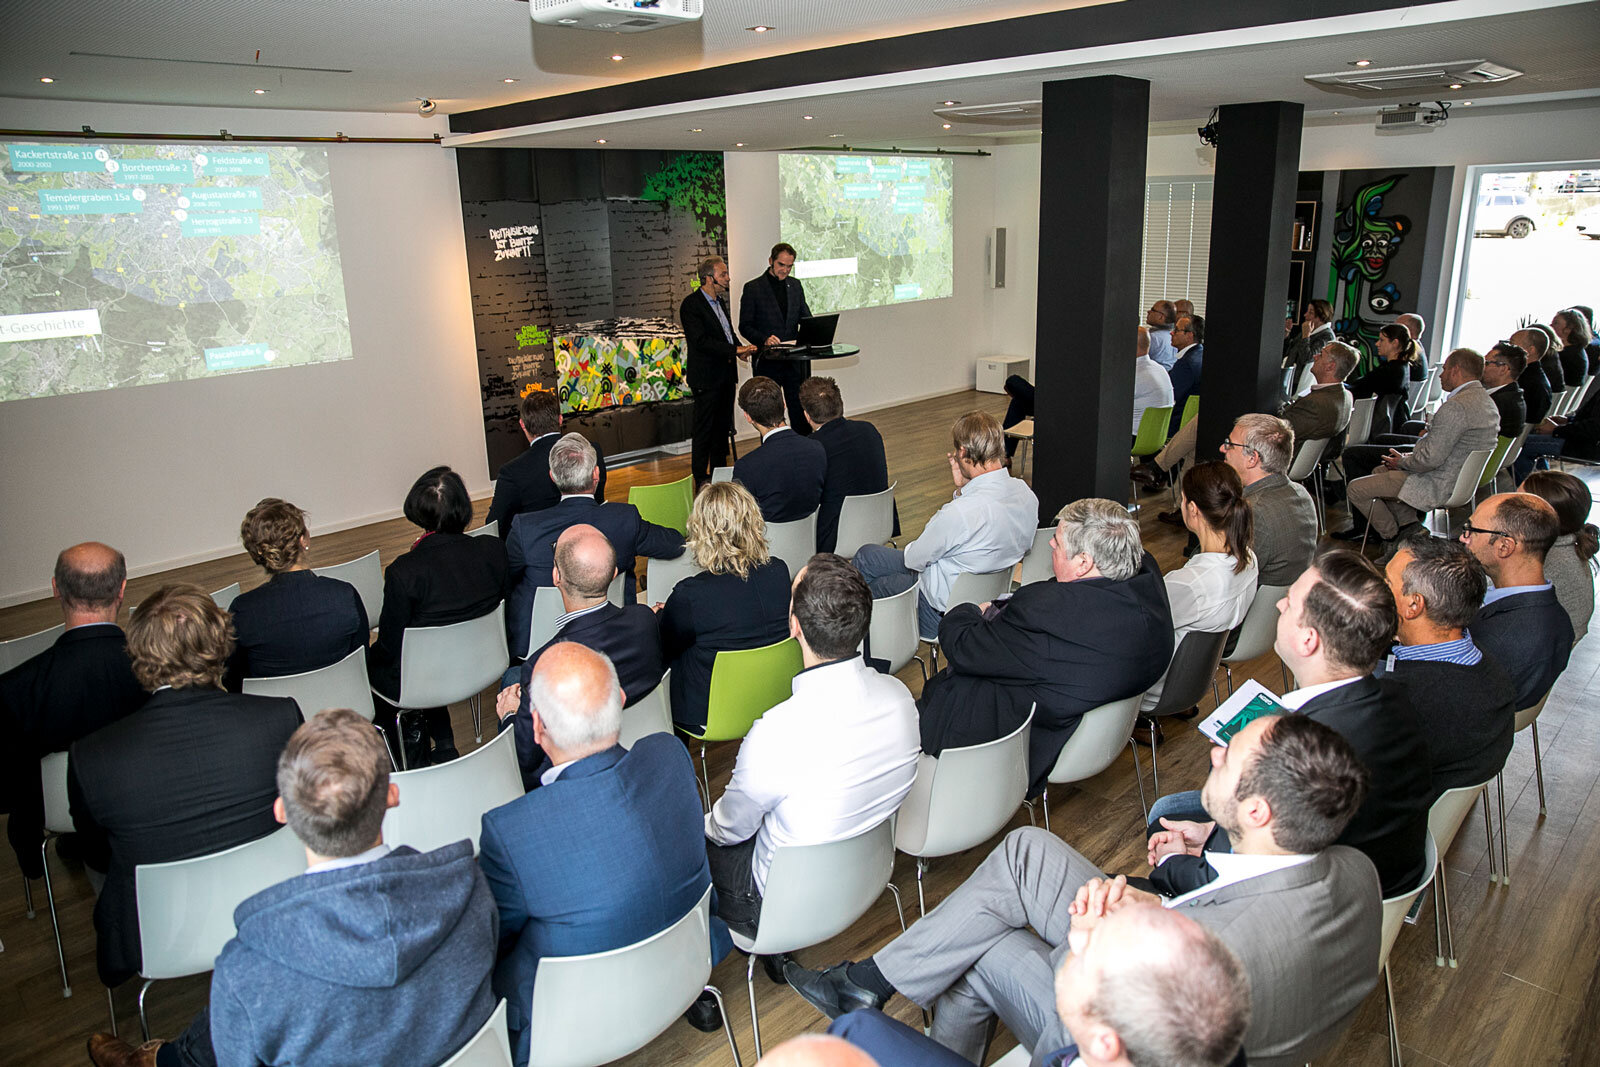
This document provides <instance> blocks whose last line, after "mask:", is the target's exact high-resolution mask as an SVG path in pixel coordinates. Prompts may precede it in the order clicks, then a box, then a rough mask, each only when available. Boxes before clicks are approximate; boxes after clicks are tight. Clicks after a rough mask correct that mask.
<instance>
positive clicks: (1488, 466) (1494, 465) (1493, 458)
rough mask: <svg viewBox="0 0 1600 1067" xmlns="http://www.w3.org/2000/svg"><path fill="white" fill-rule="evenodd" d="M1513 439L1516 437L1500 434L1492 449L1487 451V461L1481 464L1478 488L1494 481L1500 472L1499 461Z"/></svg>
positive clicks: (1500, 464) (1502, 458) (1503, 456)
mask: <svg viewBox="0 0 1600 1067" xmlns="http://www.w3.org/2000/svg"><path fill="white" fill-rule="evenodd" d="M1514 440H1516V439H1515V438H1512V437H1505V436H1501V437H1500V438H1499V439H1498V440H1496V441H1495V444H1494V451H1493V452H1490V453H1489V462H1487V463H1485V464H1484V465H1483V477H1482V478H1479V479H1478V488H1479V489H1482V488H1483V487H1484V486H1486V485H1488V484H1489V483H1490V482H1492V481H1494V480H1495V478H1496V477H1497V476H1498V475H1499V474H1500V469H1501V466H1502V463H1501V461H1502V460H1504V459H1505V456H1506V452H1507V451H1509V450H1510V448H1511V444H1512V442H1513V441H1514Z"/></svg>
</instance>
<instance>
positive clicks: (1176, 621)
mask: <svg viewBox="0 0 1600 1067" xmlns="http://www.w3.org/2000/svg"><path fill="white" fill-rule="evenodd" d="M1181 492H1182V500H1183V503H1182V505H1181V512H1182V515H1183V524H1184V525H1185V526H1187V527H1188V528H1189V530H1190V531H1191V532H1192V533H1193V534H1194V535H1195V536H1196V537H1198V538H1199V539H1200V551H1198V552H1196V553H1195V554H1194V555H1193V556H1192V557H1191V558H1190V559H1189V562H1187V563H1185V564H1184V565H1183V566H1182V567H1181V568H1179V569H1178V570H1175V571H1169V572H1168V573H1167V574H1166V575H1165V576H1164V580H1165V582H1166V584H1167V600H1168V601H1169V602H1170V603H1171V605H1172V637H1173V643H1172V647H1173V650H1174V651H1176V650H1177V647H1178V646H1179V645H1181V644H1182V643H1183V636H1184V634H1187V633H1191V632H1194V631H1199V632H1201V633H1221V632H1224V631H1227V630H1231V629H1233V628H1234V627H1235V626H1238V625H1239V624H1240V623H1241V622H1243V621H1244V616H1245V612H1247V611H1249V610H1250V602H1251V601H1252V600H1253V599H1255V595H1256V556H1255V553H1254V552H1252V551H1250V542H1251V539H1252V537H1253V536H1254V522H1253V521H1252V519H1251V515H1250V502H1249V501H1247V500H1246V499H1245V498H1244V483H1243V482H1241V481H1240V480H1239V475H1238V473H1237V472H1236V471H1234V469H1233V468H1232V467H1230V466H1228V465H1227V464H1226V463H1221V462H1217V461H1212V462H1208V463H1197V464H1195V465H1194V466H1193V467H1190V468H1189V469H1188V470H1187V471H1185V472H1184V474H1183V482H1182V488H1181ZM1165 684H1166V678H1165V677H1163V678H1162V679H1161V681H1159V682H1157V683H1156V684H1155V685H1154V686H1153V687H1151V689H1150V690H1149V692H1147V693H1145V696H1144V701H1143V702H1142V704H1141V705H1140V710H1142V711H1149V710H1150V709H1151V708H1153V707H1155V706H1156V703H1157V702H1158V700H1159V699H1160V697H1161V689H1162V687H1163V686H1164V685H1165Z"/></svg>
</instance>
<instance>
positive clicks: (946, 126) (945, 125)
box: [944, 122, 950, 130]
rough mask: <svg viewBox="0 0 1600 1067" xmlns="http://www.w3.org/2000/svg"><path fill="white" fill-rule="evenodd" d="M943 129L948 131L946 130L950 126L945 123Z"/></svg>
mask: <svg viewBox="0 0 1600 1067" xmlns="http://www.w3.org/2000/svg"><path fill="white" fill-rule="evenodd" d="M944 128H945V129H947V130H948V129H949V128H950V124H949V123H948V122H947V123H945V124H944Z"/></svg>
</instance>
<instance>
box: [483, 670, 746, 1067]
mask: <svg viewBox="0 0 1600 1067" xmlns="http://www.w3.org/2000/svg"><path fill="white" fill-rule="evenodd" d="M527 679H528V680H527V684H526V686H525V687H524V688H525V690H526V692H527V700H528V707H529V714H530V716H531V719H532V730H533V737H534V741H535V742H536V743H537V744H538V746H539V747H540V749H542V750H543V752H544V754H545V765H544V768H543V770H542V772H541V773H540V775H539V782H540V787H539V788H538V789H535V790H533V791H532V792H531V793H528V794H527V795H526V796H523V797H520V798H519V799H517V800H513V801H512V802H511V803H509V804H505V805H502V806H501V807H498V808H495V809H493V810H492V811H489V812H486V813H485V814H484V816H483V833H482V834H481V835H480V836H479V841H478V847H479V853H478V863H479V865H480V866H481V867H482V868H483V873H484V876H485V877H486V878H488V880H489V888H490V889H491V890H492V891H493V892H494V898H495V903H496V904H497V905H498V907H499V911H500V961H499V963H498V964H497V965H496V966H495V972H494V995H495V996H496V997H504V998H506V1001H507V1011H506V1021H507V1023H508V1025H509V1026H510V1030H511V1048H512V1055H513V1058H514V1059H515V1060H516V1063H517V1065H518V1067H523V1065H525V1064H526V1063H527V1062H528V1021H529V1020H528V1013H529V1010H530V1008H531V1006H532V1004H533V983H534V976H535V973H536V972H537V971H538V969H539V961H540V959H542V958H543V957H545V956H578V955H584V954H587V953H591V952H607V951H610V950H611V949H616V948H622V947H623V946H624V945H631V944H633V943H634V942H636V941H642V940H644V939H645V938H647V937H651V936H653V935H655V934H658V933H660V932H661V931H662V930H665V929H666V928H667V927H668V926H671V925H672V924H673V923H675V922H677V921H678V920H679V919H681V918H683V917H684V916H685V915H687V914H688V913H689V911H690V910H691V909H693V908H694V907H695V905H696V904H698V903H699V902H700V899H701V898H702V897H703V896H705V893H706V890H707V889H708V888H710V885H711V873H710V871H709V870H708V869H707V867H706V853H705V848H704V847H703V845H702V844H701V822H700V820H701V810H700V793H699V789H698V787H697V786H696V784H695V775H694V766H693V764H691V763H690V761H689V753H688V752H687V750H685V749H684V747H683V745H682V744H681V743H679V742H678V740H677V739H676V738H674V737H673V736H672V735H670V734H647V735H646V736H644V737H641V738H639V740H637V741H636V742H634V745H633V748H632V749H631V750H630V749H624V748H623V747H622V746H621V745H619V744H618V743H617V737H618V734H619V732H620V730H621V727H622V692H621V690H620V689H619V688H618V686H617V674H616V671H615V670H613V669H612V666H611V661H610V660H608V659H606V657H605V656H604V655H602V654H601V653H599V652H596V651H594V650H593V649H589V648H585V647H584V646H582V645H580V644H577V643H575V642H572V641H560V642H557V643H556V644H553V645H551V646H550V647H548V648H546V649H545V650H544V651H543V652H541V653H540V654H539V658H538V660H537V662H535V663H534V665H533V669H532V670H531V671H530V672H529V673H528V675H527ZM722 937H723V938H725V937H726V935H725V934H723V935H722ZM707 1000H708V1003H707V1004H706V1005H701V1004H699V1003H697V1004H696V1006H695V1008H694V1009H691V1016H696V1015H697V1013H698V1017H696V1018H691V1020H690V1021H691V1022H693V1023H695V1025H696V1026H700V1027H702V1028H709V1029H715V1028H716V1026H718V1025H720V1022H719V1020H718V1019H717V1016H716V1012H715V1003H714V1002H711V1001H709V997H708V998H707Z"/></svg>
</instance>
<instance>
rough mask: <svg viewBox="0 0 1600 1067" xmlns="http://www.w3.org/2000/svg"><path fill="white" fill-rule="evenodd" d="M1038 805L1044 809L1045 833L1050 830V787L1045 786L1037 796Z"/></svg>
mask: <svg viewBox="0 0 1600 1067" xmlns="http://www.w3.org/2000/svg"><path fill="white" fill-rule="evenodd" d="M1039 806H1040V807H1041V808H1043V809H1044V830H1045V833H1049V832H1050V788H1049V787H1048V786H1046V787H1045V791H1044V792H1043V793H1042V794H1041V795H1040V796H1039Z"/></svg>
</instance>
